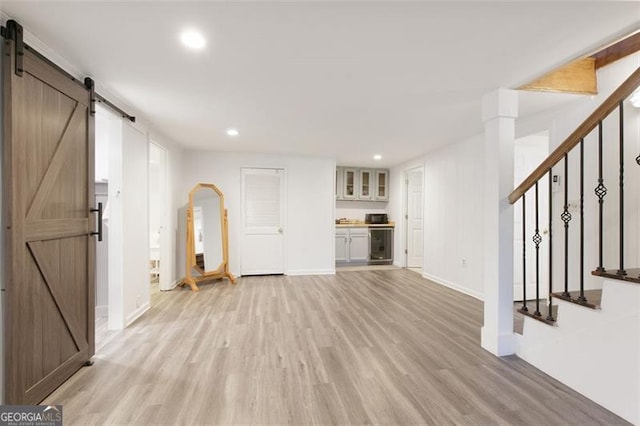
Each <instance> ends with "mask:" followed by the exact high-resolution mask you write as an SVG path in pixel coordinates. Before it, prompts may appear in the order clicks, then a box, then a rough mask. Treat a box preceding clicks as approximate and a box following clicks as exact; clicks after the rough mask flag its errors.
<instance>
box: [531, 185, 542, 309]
mask: <svg viewBox="0 0 640 426" xmlns="http://www.w3.org/2000/svg"><path fill="white" fill-rule="evenodd" d="M533 242H534V244H535V245H536V311H535V312H534V313H533V314H534V315H536V316H538V317H539V316H541V315H542V314H541V313H540V243H541V242H542V237H541V236H540V229H539V228H538V182H536V233H535V234H534V235H533Z"/></svg>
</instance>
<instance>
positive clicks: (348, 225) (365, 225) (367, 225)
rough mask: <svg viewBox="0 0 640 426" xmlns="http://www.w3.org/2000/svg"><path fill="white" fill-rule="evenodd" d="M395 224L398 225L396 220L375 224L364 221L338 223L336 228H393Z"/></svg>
mask: <svg viewBox="0 0 640 426" xmlns="http://www.w3.org/2000/svg"><path fill="white" fill-rule="evenodd" d="M395 226H396V224H395V222H392V221H389V223H383V224H373V223H364V222H356V223H339V224H338V223H337V224H336V228H393V227H395Z"/></svg>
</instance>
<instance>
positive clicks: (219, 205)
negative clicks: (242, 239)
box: [181, 183, 236, 291]
mask: <svg viewBox="0 0 640 426" xmlns="http://www.w3.org/2000/svg"><path fill="white" fill-rule="evenodd" d="M186 250H187V256H186V259H187V264H186V276H185V278H184V281H183V282H182V284H181V285H189V286H190V287H191V290H193V291H198V285H197V283H198V282H200V281H205V280H212V279H216V278H224V277H227V278H228V279H229V280H230V281H231V282H232V283H235V282H236V277H234V276H233V274H231V273H230V272H229V242H228V236H227V210H226V209H225V208H224V196H223V195H222V192H221V191H220V190H219V189H218V187H216V186H215V185H213V184H211V183H199V184H197V185H196V186H194V187H193V189H192V190H191V192H189V208H188V209H187V246H186Z"/></svg>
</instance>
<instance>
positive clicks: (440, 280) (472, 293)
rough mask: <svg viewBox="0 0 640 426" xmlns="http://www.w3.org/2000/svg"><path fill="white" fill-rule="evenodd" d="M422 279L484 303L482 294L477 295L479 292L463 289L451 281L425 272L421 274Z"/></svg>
mask: <svg viewBox="0 0 640 426" xmlns="http://www.w3.org/2000/svg"><path fill="white" fill-rule="evenodd" d="M422 277H423V278H426V279H428V280H430V281H433V282H435V283H436V284H440V285H442V286H445V287H448V288H450V289H452V290H456V291H458V292H460V293H463V294H466V295H467V296H471V297H474V298H476V299H478V300H481V301H483V302H484V295H483V294H482V293H479V292H477V291H473V290H469V289H468V288H466V287H463V286H461V285H460V284H456V283H453V282H451V281H448V280H445V279H443V278H440V277H436V276H435V275H431V274H428V273H426V272H423V273H422Z"/></svg>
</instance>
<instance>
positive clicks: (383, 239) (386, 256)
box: [367, 215, 393, 265]
mask: <svg viewBox="0 0 640 426" xmlns="http://www.w3.org/2000/svg"><path fill="white" fill-rule="evenodd" d="M385 216H386V215H385ZM367 263H368V264H369V265H391V264H392V263H393V227H382V226H376V227H369V261H368V262H367Z"/></svg>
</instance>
